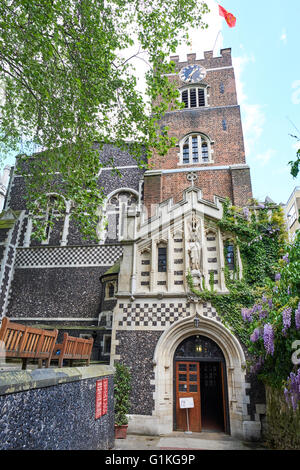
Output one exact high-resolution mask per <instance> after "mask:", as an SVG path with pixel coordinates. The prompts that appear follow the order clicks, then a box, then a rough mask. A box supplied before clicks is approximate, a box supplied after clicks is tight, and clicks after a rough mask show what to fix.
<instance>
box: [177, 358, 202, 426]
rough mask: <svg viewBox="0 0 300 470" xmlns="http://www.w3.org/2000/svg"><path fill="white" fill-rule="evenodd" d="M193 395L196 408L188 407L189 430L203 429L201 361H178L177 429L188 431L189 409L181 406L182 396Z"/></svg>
mask: <svg viewBox="0 0 300 470" xmlns="http://www.w3.org/2000/svg"><path fill="white" fill-rule="evenodd" d="M187 397H192V398H193V399H194V408H189V409H188V418H189V430H190V431H192V432H200V431H201V405H200V403H201V400H200V363H199V362H186V361H178V362H176V430H177V431H187V411H186V409H181V408H180V400H179V399H180V398H187Z"/></svg>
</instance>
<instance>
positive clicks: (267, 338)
mask: <svg viewBox="0 0 300 470" xmlns="http://www.w3.org/2000/svg"><path fill="white" fill-rule="evenodd" d="M264 347H265V350H266V353H267V354H271V356H273V354H274V331H273V327H272V325H271V324H270V323H267V324H266V325H265V326H264Z"/></svg>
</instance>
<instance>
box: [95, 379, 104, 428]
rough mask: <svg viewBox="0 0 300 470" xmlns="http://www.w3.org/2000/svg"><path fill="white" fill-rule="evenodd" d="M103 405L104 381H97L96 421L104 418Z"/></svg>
mask: <svg viewBox="0 0 300 470" xmlns="http://www.w3.org/2000/svg"><path fill="white" fill-rule="evenodd" d="M102 403H103V381H102V380H96V412H95V419H98V418H100V417H101V416H102V414H103V413H102Z"/></svg>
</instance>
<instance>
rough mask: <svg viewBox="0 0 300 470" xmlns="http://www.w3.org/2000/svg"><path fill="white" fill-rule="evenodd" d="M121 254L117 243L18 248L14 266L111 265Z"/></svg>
mask: <svg viewBox="0 0 300 470" xmlns="http://www.w3.org/2000/svg"><path fill="white" fill-rule="evenodd" d="M121 254H122V248H121V246H119V245H100V246H76V247H75V246H73V247H68V246H67V247H38V248H19V249H18V250H17V257H16V267H17V268H37V267H54V266H63V267H72V266H111V265H113V264H114V263H115V261H117V259H118V258H119V257H120V256H121Z"/></svg>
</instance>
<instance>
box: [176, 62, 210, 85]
mask: <svg viewBox="0 0 300 470" xmlns="http://www.w3.org/2000/svg"><path fill="white" fill-rule="evenodd" d="M205 76H206V70H205V68H204V67H201V65H195V64H194V65H188V66H187V67H184V68H183V69H181V71H180V73H179V77H180V78H181V80H182V81H183V82H186V83H195V82H200V81H201V80H203V78H204V77H205Z"/></svg>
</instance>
